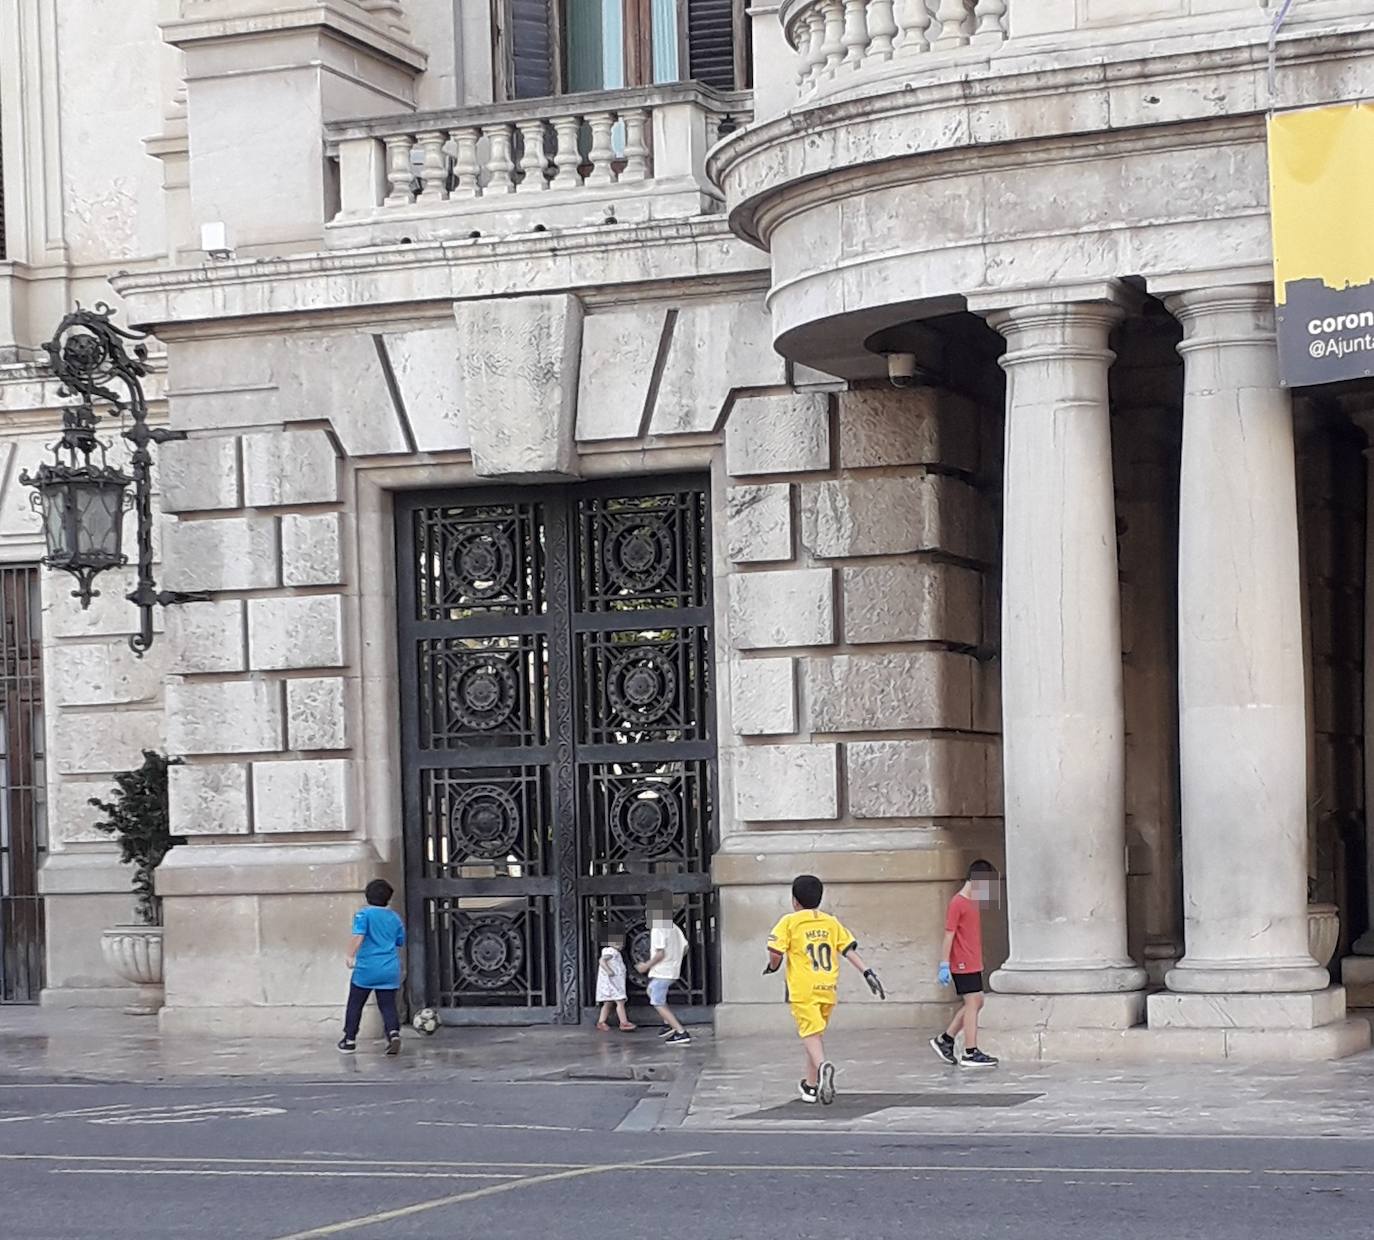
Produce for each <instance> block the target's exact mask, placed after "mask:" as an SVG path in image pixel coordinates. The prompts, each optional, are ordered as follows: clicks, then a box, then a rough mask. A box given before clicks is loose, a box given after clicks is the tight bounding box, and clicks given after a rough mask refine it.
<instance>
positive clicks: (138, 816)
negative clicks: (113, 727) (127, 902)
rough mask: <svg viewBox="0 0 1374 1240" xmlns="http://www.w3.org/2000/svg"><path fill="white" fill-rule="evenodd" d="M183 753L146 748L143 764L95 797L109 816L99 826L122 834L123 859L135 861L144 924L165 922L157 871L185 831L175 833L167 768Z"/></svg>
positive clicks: (182, 839) (128, 862) (181, 841)
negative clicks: (155, 884) (155, 880)
mask: <svg viewBox="0 0 1374 1240" xmlns="http://www.w3.org/2000/svg"><path fill="white" fill-rule="evenodd" d="M180 765H181V759H180V758H169V757H167V755H166V754H161V753H154V752H153V751H152V750H150V749H145V750H144V751H143V765H142V766H140V767H138V768H136V769H135V770H132V771H124V772H123V773H122V774H119V775H116V776H115V787H114V792H113V794H112V798H111V799H110V800H108V801H102V800H101V799H100V798H99V797H91V799H90V801H91V804H92V805H94V806H95V807H96V809H98V810H100V811H101V813H103V814H104V815H105V817H106V821H104V822H97V823H96V824H95V827H96V830H98V831H103V832H105V834H106V835H113V836H115V837H116V838H117V839H118V840H119V859H120V861H122V862H123V863H124V864H125V865H130V866H133V870H134V877H133V884H132V885H133V891H134V895H135V897H137V905H136V907H137V910H138V918H139V921H140V922H142V923H143V924H144V925H145V926H160V925H161V924H162V901H161V900H159V899H158V898H157V895H156V893H155V892H154V890H153V871H154V870H156V869H157V867H158V866H159V865H160V864H161V863H162V859H163V857H165V856H166V855H167V853H168V852H169V851H170V850H171V849H172V848H174V847H175V846H176V845H177V844H184V843H186V840H185V837H183V836H180V835H173V834H172V833H171V830H170V827H169V815H168V810H167V768H168V767H170V766H180Z"/></svg>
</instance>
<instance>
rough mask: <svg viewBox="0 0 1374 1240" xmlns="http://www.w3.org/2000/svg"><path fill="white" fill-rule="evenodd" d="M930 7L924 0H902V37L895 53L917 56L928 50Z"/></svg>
mask: <svg viewBox="0 0 1374 1240" xmlns="http://www.w3.org/2000/svg"><path fill="white" fill-rule="evenodd" d="M930 21H931V18H930V7H929V6H928V5H927V4H926V0H902V37H901V38H900V39H898V40H897V55H899V56H918V55H920V54H921V53H922V52H928V51H930Z"/></svg>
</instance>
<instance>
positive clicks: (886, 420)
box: [839, 388, 978, 471]
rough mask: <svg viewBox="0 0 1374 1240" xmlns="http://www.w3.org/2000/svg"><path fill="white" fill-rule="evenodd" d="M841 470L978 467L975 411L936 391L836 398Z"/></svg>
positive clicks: (876, 391)
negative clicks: (908, 466) (907, 466)
mask: <svg viewBox="0 0 1374 1240" xmlns="http://www.w3.org/2000/svg"><path fill="white" fill-rule="evenodd" d="M839 405H840V411H839V440H840V467H841V468H842V469H863V468H867V467H872V466H879V465H943V466H945V467H946V468H949V469H962V470H969V471H971V470H973V469H974V468H976V467H977V464H978V410H977V408H976V407H975V406H974V405H973V403H972V402H971V401H969V400H967V399H965V398H964V397H962V396H955V395H953V394H952V393H949V392H942V391H940V390H939V389H937V388H915V389H894V388H860V389H858V390H857V391H852V392H841V393H840V397H839Z"/></svg>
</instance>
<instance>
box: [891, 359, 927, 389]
mask: <svg viewBox="0 0 1374 1240" xmlns="http://www.w3.org/2000/svg"><path fill="white" fill-rule="evenodd" d="M887 380H888V382H889V383H891V384H892V386H893V387H895V388H910V387H915V386H916V385H917V384H918V383H920V381H921V380H920V377H919V375H918V373H917V369H916V354H914V353H889V354H888V355H887Z"/></svg>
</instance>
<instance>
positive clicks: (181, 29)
mask: <svg viewBox="0 0 1374 1240" xmlns="http://www.w3.org/2000/svg"><path fill="white" fill-rule="evenodd" d="M315 27H323V28H326V29H329V30H332V31H334V32H335V33H336V34H337V35H338V36H339V37H340V38H342V39H345V40H347V41H348V42H351V43H355V44H357V45H358V46H360V47H366V48H368V49H370V50H371V51H373V52H376V53H377V54H379V55H382V56H385V57H387V58H389V59H391V60H394V61H396V62H397V63H398V64H400V65H404V66H405V67H406V68H408V69H412V70H423V69H424V68H425V66H426V65H427V64H428V62H429V57H428V56H427V55H426V54H425V53H424V52H422V51H420V50H419V49H418V48H416V47H414V46H413V45H411V44H410V43H407V42H405V41H404V40H403V39H400V38H397V36H396V33H395V31H392V30H388V29H387V28H385V27H384V26H383V25H382V24H381V23H380V22H379V21H378V20H377V19H376V18H375V17H373V16H372V14H370V13H368V12H367V10H365V9H360V8H359V7H358V6H357V5H355V4H352V3H350V0H302V2H301V3H298V4H294V5H290V6H286V7H281V8H276V9H274V10H272V11H268V12H253V11H250V10H249V11H243V12H239V13H230V14H228V15H226V16H220V15H218V14H217V15H214V16H211V15H209V14H207V15H206V16H204V17H183V18H178V19H175V20H172V21H168V22H163V23H162V34H163V38H164V39H165V40H166V42H168V43H170V44H171V45H172V46H173V47H179V48H181V49H182V50H183V51H184V50H185V49H186V48H188V47H190V46H192V45H194V44H198V43H206V42H214V41H216V40H220V39H245V38H251V37H253V36H255V35H269V36H270V35H281V34H289V33H292V32H294V31H298V30H307V29H311V28H315Z"/></svg>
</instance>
